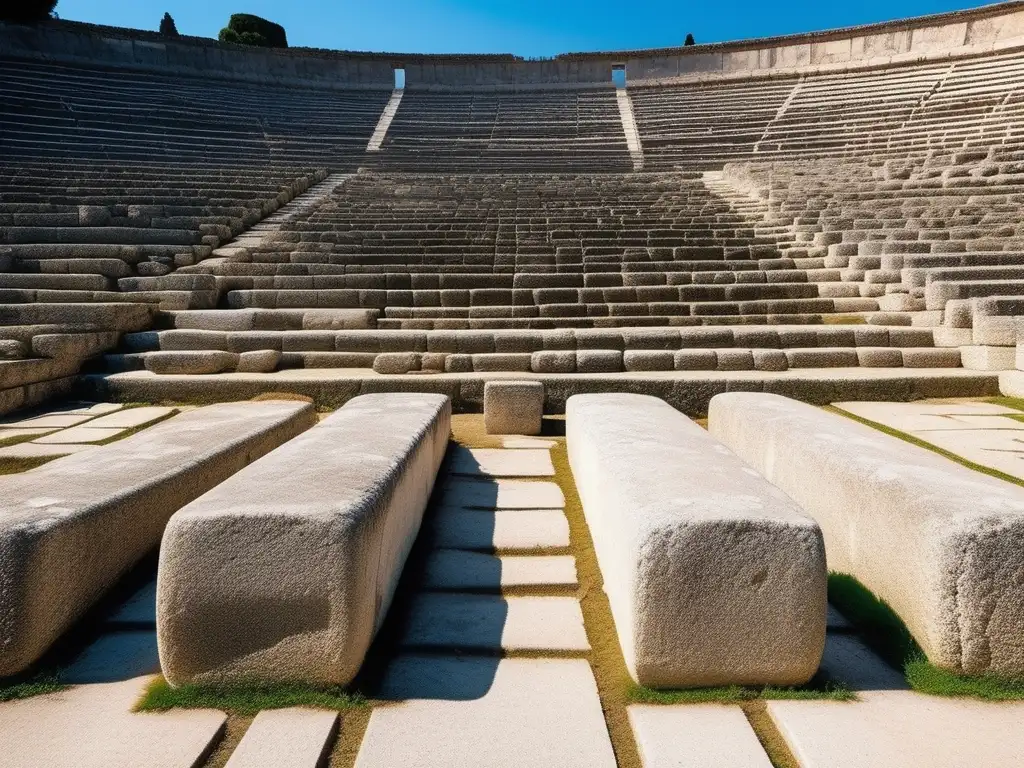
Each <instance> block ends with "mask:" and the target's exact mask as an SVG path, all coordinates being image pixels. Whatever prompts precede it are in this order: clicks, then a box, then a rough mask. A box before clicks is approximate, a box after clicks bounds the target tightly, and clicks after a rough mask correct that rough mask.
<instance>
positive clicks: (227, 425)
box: [0, 402, 316, 677]
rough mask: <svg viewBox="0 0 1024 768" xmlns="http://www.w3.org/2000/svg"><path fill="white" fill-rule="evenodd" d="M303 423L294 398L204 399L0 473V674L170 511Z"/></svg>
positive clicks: (153, 537) (155, 533) (22, 661)
mask: <svg viewBox="0 0 1024 768" xmlns="http://www.w3.org/2000/svg"><path fill="white" fill-rule="evenodd" d="M315 419H316V417H315V414H314V412H313V409H312V407H311V406H308V405H305V404H301V403H286V402H263V403H233V404H228V405H213V406H210V407H208V408H202V409H199V410H196V411H192V412H189V413H185V414H182V415H180V416H177V417H175V418H173V419H170V420H169V421H167V422H165V423H162V424H158V425H157V426H155V427H152V428H150V429H147V430H146V431H144V432H142V433H140V434H138V435H134V436H132V437H129V438H126V439H125V440H122V441H119V442H117V443H114V444H112V445H108V446H104V447H102V448H98V449H95V450H92V451H89V452H87V453H84V454H79V455H73V456H68V457H66V458H63V459H58V460H56V461H53V462H51V463H49V464H46V465H44V466H42V467H39V468H38V469H35V470H33V471H31V472H25V473H22V474H15V475H9V476H7V477H2V478H0V584H2V585H3V589H0V677H3V676H6V675H12V674H15V673H17V672H20V671H21V670H23V669H25V668H26V667H28V666H29V665H30V664H31V663H32V662H34V661H35V660H36V659H38V658H39V657H40V656H41V655H42V654H43V653H44V652H45V651H46V649H47V648H49V646H50V645H51V644H52V643H53V642H54V641H55V640H56V639H57V638H58V637H59V636H60V635H61V633H62V632H64V630H66V629H67V628H68V627H70V626H71V625H72V624H73V623H74V622H75V621H76V620H77V619H78V618H79V617H80V616H82V614H84V613H85V611H86V610H87V609H88V608H89V607H90V606H91V605H92V604H93V603H94V602H95V601H96V600H97V599H98V598H99V597H100V596H101V595H102V594H103V593H104V592H105V591H106V590H107V589H108V588H109V587H110V586H111V585H113V584H114V582H116V581H117V579H118V578H119V577H120V576H121V575H123V574H124V573H125V572H126V571H127V570H128V569H129V568H131V567H132V566H133V565H134V564H135V563H136V562H138V560H139V559H140V558H142V557H143V556H144V555H145V554H146V553H147V552H149V551H150V550H151V549H153V548H154V547H155V546H156V545H157V542H158V541H159V540H160V535H161V533H162V532H163V529H164V524H165V523H166V522H167V520H168V518H170V516H171V514H173V513H174V511H175V510H177V509H178V508H180V507H181V506H183V505H184V504H187V503H188V502H189V501H191V500H192V499H194V498H196V497H197V496H199V495H200V494H202V493H204V492H205V491H207V490H209V489H210V488H212V487H213V486H215V485H217V483H219V482H221V481H223V480H225V479H226V478H227V477H229V476H230V475H231V474H233V473H235V472H237V471H238V470H239V469H241V468H242V467H244V466H245V465H246V464H247V463H248V462H249V461H251V460H253V459H254V458H257V457H259V456H262V455H263V454H265V453H267V452H268V451H270V450H272V449H274V448H276V447H277V446H278V445H280V444H281V443H283V442H284V441H286V440H289V439H290V438H292V437H294V436H295V435H296V434H298V433H299V432H302V431H303V430H304V429H306V428H308V427H310V426H311V425H312V424H313V423H314V422H315Z"/></svg>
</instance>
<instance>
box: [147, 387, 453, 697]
mask: <svg viewBox="0 0 1024 768" xmlns="http://www.w3.org/2000/svg"><path fill="white" fill-rule="evenodd" d="M450 418H451V403H450V401H449V400H448V398H447V397H443V396H440V395H425V394H382V395H363V396H360V397H356V398H354V399H352V400H350V401H349V402H348V403H347V404H346V405H345V406H344V407H342V408H341V409H339V410H338V411H336V412H335V413H333V414H332V415H331V416H329V417H327V418H326V419H324V420H323V421H321V422H320V423H319V424H318V425H317V426H315V427H314V428H312V429H310V430H309V431H307V432H306V433H305V434H303V435H301V436H299V437H297V438H296V439H294V440H292V441H290V442H289V443H287V444H286V445H284V446H282V447H281V448H280V449H279V450H277V451H274V452H273V454H271V455H269V456H267V457H265V458H264V459H261V460H260V461H257V462H255V463H253V464H252V465H251V466H249V467H248V468H246V469H245V470H243V471H242V472H240V473H238V474H237V475H235V476H234V477H233V478H231V479H230V480H229V481H227V482H225V483H222V484H221V485H219V486H218V487H217V488H215V489H214V490H213V491H211V492H209V493H207V494H206V495H204V496H202V497H201V498H199V499H197V500H196V501H195V502H194V503H192V504H190V505H188V506H186V507H185V508H184V509H182V510H180V511H179V512H178V513H177V514H176V515H174V517H173V518H172V519H171V522H170V523H169V524H168V527H167V531H166V533H165V535H164V540H163V545H162V546H161V550H160V578H159V582H158V585H157V638H158V643H159V648H160V662H161V667H162V669H163V671H164V676H165V677H166V678H167V680H168V681H169V682H170V683H171V684H172V685H181V684H183V683H189V682H230V681H241V680H251V679H254V678H255V679H258V680H264V681H297V680H298V681H304V682H307V683H320V684H337V685H345V684H347V683H349V682H350V681H351V680H352V678H353V677H354V676H355V674H356V673H357V672H358V671H359V667H360V666H361V665H362V662H363V657H364V656H365V654H366V651H367V649H368V648H369V645H370V642H371V641H372V640H373V637H374V635H375V634H376V632H377V630H378V629H379V628H380V626H381V624H382V623H383V621H384V616H385V614H386V612H387V609H388V606H389V605H390V603H391V599H392V597H393V595H394V591H395V588H396V586H397V584H398V579H399V577H400V575H401V571H402V567H403V566H404V564H405V559H406V557H407V556H408V554H409V550H410V549H411V547H412V543H413V541H414V539H415V538H416V534H417V532H418V531H419V528H420V523H421V521H422V518H423V512H424V510H425V509H426V505H427V501H428V499H429V498H430V494H431V490H432V488H433V485H434V479H435V477H436V475H437V470H438V468H439V467H440V465H441V461H442V460H443V458H444V454H445V451H446V449H447V445H448V436H449V432H450Z"/></svg>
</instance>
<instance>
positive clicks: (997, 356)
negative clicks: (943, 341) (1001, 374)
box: [956, 345, 1016, 371]
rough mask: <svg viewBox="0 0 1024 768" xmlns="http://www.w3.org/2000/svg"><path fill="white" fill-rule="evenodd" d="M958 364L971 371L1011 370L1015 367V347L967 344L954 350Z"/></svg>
mask: <svg viewBox="0 0 1024 768" xmlns="http://www.w3.org/2000/svg"><path fill="white" fill-rule="evenodd" d="M956 351H957V352H958V353H959V356H960V364H961V365H962V366H963V367H964V368H967V369H968V370H971V371H1012V370H1013V369H1014V368H1016V348H1015V347H988V346H984V347H979V346H973V345H971V346H967V347H960V349H959V350H956Z"/></svg>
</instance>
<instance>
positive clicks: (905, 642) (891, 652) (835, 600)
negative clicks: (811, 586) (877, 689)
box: [828, 573, 1024, 701]
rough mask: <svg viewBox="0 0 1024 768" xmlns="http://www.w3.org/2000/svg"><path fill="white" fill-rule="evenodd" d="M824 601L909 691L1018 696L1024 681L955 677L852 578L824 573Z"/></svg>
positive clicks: (998, 698) (988, 697)
mask: <svg viewBox="0 0 1024 768" xmlns="http://www.w3.org/2000/svg"><path fill="white" fill-rule="evenodd" d="M828 599H829V602H830V603H832V604H833V605H834V606H835V607H836V608H837V609H838V610H839V611H840V613H842V614H843V615H844V616H846V618H847V619H848V620H849V621H850V623H851V624H853V625H854V626H855V627H856V628H857V630H858V631H859V632H860V634H861V636H862V638H863V639H864V642H865V643H867V645H868V646H870V647H871V648H872V650H874V651H875V652H876V653H877V654H878V655H879V656H881V657H882V658H883V659H884V660H885V661H886V662H887V663H888V664H890V665H891V666H893V667H894V668H896V669H898V670H902V672H903V675H904V676H905V677H906V679H907V684H908V685H910V687H911V688H913V689H914V690H915V691H917V692H919V693H927V694H931V695H932V696H950V697H956V698H965V697H966V698H977V699H985V700H987V701H1020V700H1024V679H1013V678H1005V677H1000V676H997V675H981V676H971V675H958V674H956V673H955V672H950V671H949V670H946V669H941V668H939V667H936V666H935V665H934V664H932V663H931V662H929V661H928V659H927V658H926V657H925V654H924V652H923V651H922V650H921V648H920V646H919V645H918V644H917V642H916V641H915V640H914V637H913V635H911V633H910V630H909V629H907V626H906V624H904V623H903V620H902V619H900V617H899V616H898V615H897V614H896V612H895V611H894V610H893V609H892V608H891V607H890V606H889V604H888V603H886V602H885V601H884V600H882V599H881V598H879V597H878V596H877V595H875V594H874V593H873V592H872V591H871V590H869V589H868V588H867V587H865V586H864V585H863V584H861V583H860V582H859V581H858V580H857V579H856V578H854V577H853V576H849V575H847V574H841V573H831V574H829V577H828Z"/></svg>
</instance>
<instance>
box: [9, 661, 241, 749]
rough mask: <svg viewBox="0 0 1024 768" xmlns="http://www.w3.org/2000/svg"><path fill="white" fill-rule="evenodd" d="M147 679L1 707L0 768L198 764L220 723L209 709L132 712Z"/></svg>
mask: <svg viewBox="0 0 1024 768" xmlns="http://www.w3.org/2000/svg"><path fill="white" fill-rule="evenodd" d="M150 679H151V678H149V677H137V678H134V679H131V680H125V681H123V682H116V683H101V684H96V685H80V686H76V687H73V688H71V689H69V690H66V691H61V692H60V693H52V694H49V695H46V696H37V697H35V698H31V699H25V700H22V701H9V702H6V703H2V704H0V734H3V749H2V750H0V766H3V768H30V767H32V766H46V768H136V767H137V766H146V768H183V766H195V765H202V764H203V761H204V756H205V755H206V754H208V752H209V750H210V749H211V748H212V747H213V746H214V744H215V743H216V740H217V738H218V737H219V736H220V733H221V729H222V728H223V727H224V723H225V721H226V720H227V716H226V715H225V714H224V713H223V712H217V711H215V710H211V709H193V710H175V711H172V712H164V713H161V714H152V713H133V712H132V711H131V709H132V707H133V706H134V705H135V703H136V702H137V701H138V699H139V697H140V696H141V695H142V693H143V691H144V690H145V688H146V686H147V685H148V684H149V681H150Z"/></svg>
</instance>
